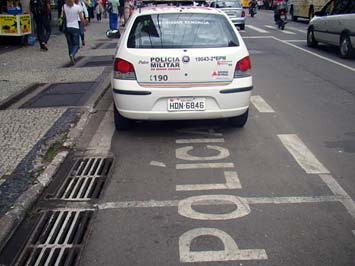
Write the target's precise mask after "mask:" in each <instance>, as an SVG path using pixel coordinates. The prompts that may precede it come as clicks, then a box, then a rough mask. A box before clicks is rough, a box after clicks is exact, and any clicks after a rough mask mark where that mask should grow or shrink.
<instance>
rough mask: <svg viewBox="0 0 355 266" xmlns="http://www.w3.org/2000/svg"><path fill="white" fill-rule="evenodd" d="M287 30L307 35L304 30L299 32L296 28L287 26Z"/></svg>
mask: <svg viewBox="0 0 355 266" xmlns="http://www.w3.org/2000/svg"><path fill="white" fill-rule="evenodd" d="M287 28H288V29H290V30H294V31H298V32H301V33H304V34H306V33H307V31H306V30H301V29H297V28H294V27H289V26H287Z"/></svg>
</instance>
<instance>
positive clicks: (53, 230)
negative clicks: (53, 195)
mask: <svg viewBox="0 0 355 266" xmlns="http://www.w3.org/2000/svg"><path fill="white" fill-rule="evenodd" d="M92 214H93V211H88V210H85V211H78V210H75V211H73V210H63V211H49V212H45V213H43V215H42V217H41V219H40V221H39V223H38V224H37V226H36V228H35V230H34V231H33V233H32V235H31V238H30V241H29V243H28V244H27V247H26V248H25V250H24V252H23V253H22V254H21V256H20V258H19V260H18V262H17V263H16V264H15V265H16V266H25V265H26V266H32V265H33V266H35V265H36V266H42V265H43V266H44V265H46V266H59V265H68V266H69V265H75V263H76V261H77V259H78V257H79V253H80V250H81V247H82V244H83V242H84V236H85V233H86V232H87V230H88V226H89V223H90V220H91V217H92Z"/></svg>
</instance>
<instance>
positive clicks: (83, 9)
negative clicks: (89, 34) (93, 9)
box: [74, 0, 89, 46]
mask: <svg viewBox="0 0 355 266" xmlns="http://www.w3.org/2000/svg"><path fill="white" fill-rule="evenodd" d="M74 4H75V5H79V6H80V7H81V13H82V14H83V17H84V20H85V23H86V18H87V17H89V13H88V10H87V8H86V6H85V4H84V3H83V1H82V0H74ZM78 22H79V30H80V38H81V44H82V45H83V46H85V31H84V27H83V25H82V24H81V21H80V18H78Z"/></svg>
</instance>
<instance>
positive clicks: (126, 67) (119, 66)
mask: <svg viewBox="0 0 355 266" xmlns="http://www.w3.org/2000/svg"><path fill="white" fill-rule="evenodd" d="M113 77H114V78H115V79H130V80H135V79H136V73H135V71H134V66H133V65H132V64H131V63H130V62H128V61H126V60H123V59H121V58H116V59H115V62H114V63H113Z"/></svg>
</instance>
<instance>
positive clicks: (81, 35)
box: [79, 21, 85, 43]
mask: <svg viewBox="0 0 355 266" xmlns="http://www.w3.org/2000/svg"><path fill="white" fill-rule="evenodd" d="M79 30H80V38H81V42H82V43H83V42H85V32H84V27H83V24H82V23H81V21H79Z"/></svg>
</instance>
